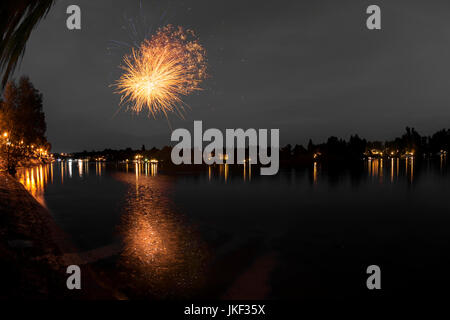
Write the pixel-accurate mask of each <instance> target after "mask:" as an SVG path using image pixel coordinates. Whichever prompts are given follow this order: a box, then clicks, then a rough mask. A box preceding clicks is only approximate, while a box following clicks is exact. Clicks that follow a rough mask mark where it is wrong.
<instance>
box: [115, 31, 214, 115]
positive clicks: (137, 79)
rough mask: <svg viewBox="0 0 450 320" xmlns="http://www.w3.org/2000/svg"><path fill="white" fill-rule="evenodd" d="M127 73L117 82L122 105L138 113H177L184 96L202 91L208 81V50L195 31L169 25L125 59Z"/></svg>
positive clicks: (179, 112)
mask: <svg viewBox="0 0 450 320" xmlns="http://www.w3.org/2000/svg"><path fill="white" fill-rule="evenodd" d="M123 62H124V64H123V65H122V66H121V68H122V69H123V70H124V73H123V74H122V76H121V77H120V78H119V80H118V81H117V82H116V84H115V86H116V88H117V91H116V93H118V94H121V99H120V102H121V104H122V103H127V104H128V107H129V109H131V110H132V111H134V112H136V113H140V112H141V111H143V110H144V109H145V110H148V112H149V115H150V114H151V115H152V116H153V117H155V115H156V114H157V113H158V112H162V113H164V115H165V116H166V117H167V113H168V112H175V111H177V112H178V114H180V115H181V116H182V112H181V111H182V110H183V109H184V108H183V106H184V103H183V101H182V97H183V96H187V95H189V94H190V93H192V92H194V91H198V90H201V88H200V84H201V82H202V81H203V80H204V79H205V78H206V51H205V49H204V48H203V47H202V45H201V44H200V43H199V41H198V39H197V38H196V36H195V34H194V32H193V31H192V30H189V29H188V30H184V29H183V28H182V27H173V26H172V25H167V26H165V27H163V28H160V29H159V30H158V31H157V32H156V34H155V35H153V36H152V37H151V38H150V39H149V40H146V41H144V42H143V43H142V44H141V46H140V48H139V49H137V50H135V49H133V51H132V53H131V54H130V55H127V56H125V57H124V61H123Z"/></svg>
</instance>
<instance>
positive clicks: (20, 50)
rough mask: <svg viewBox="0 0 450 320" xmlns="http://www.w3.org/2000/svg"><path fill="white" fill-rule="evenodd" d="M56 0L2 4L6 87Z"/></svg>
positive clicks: (1, 68) (0, 62) (0, 64)
mask: <svg viewBox="0 0 450 320" xmlns="http://www.w3.org/2000/svg"><path fill="white" fill-rule="evenodd" d="M54 2H55V0H14V1H11V0H10V1H2V3H1V4H0V35H1V42H0V72H1V74H2V82H1V87H2V88H4V87H5V85H6V82H7V81H8V79H9V77H10V75H11V74H12V73H13V71H14V70H15V68H16V67H17V64H18V63H19V62H20V60H21V59H22V57H23V54H24V52H25V47H26V43H27V41H28V38H29V37H30V34H31V32H32V31H33V29H34V27H35V26H36V25H37V24H38V22H39V21H40V20H41V19H42V18H44V17H45V16H46V15H47V13H48V12H49V10H50V8H51V7H52V5H53V3H54Z"/></svg>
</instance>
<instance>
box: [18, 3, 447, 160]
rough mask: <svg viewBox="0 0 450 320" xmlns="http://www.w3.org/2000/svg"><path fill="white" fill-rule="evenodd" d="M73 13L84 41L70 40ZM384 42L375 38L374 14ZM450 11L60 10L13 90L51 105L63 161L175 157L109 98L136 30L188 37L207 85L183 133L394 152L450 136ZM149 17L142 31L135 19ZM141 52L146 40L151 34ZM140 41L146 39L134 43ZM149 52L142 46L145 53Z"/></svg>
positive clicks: (51, 126) (99, 6) (303, 7)
mask: <svg viewBox="0 0 450 320" xmlns="http://www.w3.org/2000/svg"><path fill="white" fill-rule="evenodd" d="M71 4H77V5H79V6H80V7H81V11H82V30H80V31H70V30H68V29H67V28H66V19H67V16H68V15H67V14H66V8H67V6H68V5H71ZM371 4H377V5H379V6H380V7H381V10H382V30H381V31H369V30H368V29H367V28H366V18H367V14H366V13H365V11H366V8H367V6H368V5H371ZM449 9H450V2H448V1H432V2H431V1H411V0H404V1H399V0H396V1H392V0H389V1H378V0H377V1H376V2H374V1H361V0H358V1H356V0H355V1H335V0H334V1H331V0H330V1H325V0H322V1H317V0H308V1H301V0H296V1H245V2H244V1H242V0H240V1H234V0H227V1H222V0H221V1H218V0H192V1H171V2H168V1H145V0H143V1H142V10H139V0H127V1H118V0H116V1H111V0H95V1H88V0H83V1H80V0H77V1H65V0H60V1H57V3H56V5H55V6H54V7H53V8H52V9H51V11H50V13H49V15H48V16H47V18H46V19H45V20H43V21H42V22H41V23H40V24H39V25H38V27H37V28H36V29H35V31H34V32H33V33H32V35H31V37H30V40H29V42H28V45H27V49H26V53H25V56H24V59H23V62H22V64H21V66H20V68H18V70H17V72H16V74H15V77H16V78H17V77H19V76H20V75H24V74H25V75H28V76H29V77H30V78H31V81H32V82H33V83H34V85H35V86H36V88H37V89H39V90H40V91H41V92H42V93H43V95H44V111H45V113H46V117H47V125H48V139H49V141H50V142H51V143H52V145H53V150H52V151H54V152H64V151H65V152H73V151H82V150H88V151H90V150H93V149H96V150H103V149H104V148H124V147H133V148H140V147H141V145H142V144H145V145H146V147H147V148H150V147H152V146H157V147H161V146H163V145H167V144H170V129H169V124H168V122H167V120H166V119H165V118H164V117H163V116H160V117H158V118H157V119H153V118H148V117H147V114H141V115H139V116H136V115H132V114H131V113H129V112H124V111H120V112H118V113H117V114H116V112H117V110H118V108H119V96H118V95H116V94H114V93H113V91H114V89H113V88H111V87H110V85H111V84H113V83H114V81H115V80H116V79H118V77H119V76H120V69H119V68H118V66H119V65H120V63H121V60H122V55H123V54H125V53H128V51H127V49H126V47H122V48H116V49H115V48H111V41H112V40H115V41H123V42H130V41H131V40H132V37H131V36H130V34H131V33H130V32H129V31H127V30H126V29H124V28H123V27H124V26H126V25H127V19H126V16H128V17H134V18H135V19H134V21H136V24H137V25H138V26H141V27H144V25H145V23H143V21H144V19H146V20H148V21H149V22H150V24H148V25H147V26H148V27H153V28H156V27H158V26H160V25H162V24H165V23H172V24H174V25H182V26H184V27H188V28H192V29H193V30H194V31H195V32H196V33H197V34H198V36H199V39H200V41H201V43H202V44H203V45H204V46H205V48H206V50H207V53H208V60H209V63H208V65H209V75H210V78H209V79H208V80H207V81H206V82H205V83H204V85H203V88H204V89H205V90H204V91H202V92H200V93H198V94H194V95H193V96H190V97H188V98H187V99H186V100H185V101H186V102H187V103H188V104H189V105H190V107H191V110H188V111H187V112H186V114H185V120H182V119H179V118H177V117H176V116H174V115H173V116H171V117H170V118H169V120H170V124H171V126H172V127H173V128H180V127H183V128H188V129H191V128H192V126H193V121H194V120H203V126H204V128H220V129H224V128H238V127H242V128H268V129H270V128H279V129H280V140H281V141H280V142H281V144H282V145H283V144H287V143H291V144H295V143H302V144H305V143H307V141H308V139H309V138H312V139H313V141H314V142H321V141H323V140H324V139H326V138H327V137H328V136H330V135H335V136H338V137H343V138H348V137H349V135H350V134H353V133H358V134H360V135H361V136H363V137H366V138H369V139H378V140H384V139H388V138H392V137H395V136H398V135H401V134H402V133H403V130H404V127H405V126H407V125H409V126H413V127H416V129H417V130H418V131H419V132H420V133H422V134H431V133H433V132H434V131H436V130H438V129H441V128H444V127H450V125H449V124H450V122H449V119H450V81H448V79H449V71H450V19H448V12H449ZM139 15H141V17H140V18H139ZM141 35H142V38H143V37H144V33H141ZM138 38H139V37H138ZM138 40H139V39H138Z"/></svg>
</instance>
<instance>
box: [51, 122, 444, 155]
mask: <svg viewBox="0 0 450 320" xmlns="http://www.w3.org/2000/svg"><path fill="white" fill-rule="evenodd" d="M449 146H450V130H447V129H443V130H440V131H438V132H436V133H435V134H433V135H432V136H421V135H420V134H419V133H418V132H417V131H416V130H415V129H414V128H409V127H407V128H406V132H405V133H404V134H403V135H402V136H400V137H398V138H395V139H393V140H390V141H384V142H382V141H367V140H366V139H363V138H360V137H359V136H358V135H352V136H350V139H349V140H348V141H347V140H345V139H339V138H337V137H334V136H331V137H329V138H328V140H327V141H326V142H324V143H320V144H315V143H314V142H313V141H312V140H309V143H308V145H307V146H306V147H305V146H303V145H299V144H296V145H294V146H292V145H291V144H288V145H286V146H284V147H282V148H280V161H281V162H282V163H304V162H311V161H326V160H333V161H334V160H361V159H363V158H367V157H405V156H417V157H419V156H421V157H424V156H426V157H434V156H438V155H440V154H446V153H447V152H448V151H449ZM171 151H172V147H169V146H165V147H163V148H161V149H157V148H152V149H149V150H147V149H146V148H145V146H142V148H141V149H140V150H133V149H131V148H127V149H123V150H112V149H105V150H103V151H90V152H88V151H83V152H78V153H73V154H55V157H57V158H58V157H59V158H75V159H90V160H97V161H102V160H103V161H126V160H128V161H133V160H135V159H139V160H145V159H147V160H149V161H150V160H151V159H156V160H158V161H164V162H166V163H170V162H171V161H170V154H171ZM247 154H248V152H247Z"/></svg>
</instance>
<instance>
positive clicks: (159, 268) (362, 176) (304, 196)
mask: <svg viewBox="0 0 450 320" xmlns="http://www.w3.org/2000/svg"><path fill="white" fill-rule="evenodd" d="M17 176H18V178H19V180H20V181H21V182H22V183H23V184H24V186H25V187H26V188H27V189H28V190H29V191H30V193H31V194H33V196H34V197H35V198H36V199H38V201H40V202H41V203H42V204H43V205H45V206H46V207H47V208H48V209H49V210H50V211H51V213H52V214H53V216H54V218H55V220H56V222H57V223H58V224H59V226H60V227H61V228H62V229H63V230H64V231H65V232H66V233H67V234H68V235H69V236H70V237H71V239H72V241H73V242H74V244H75V245H76V246H77V247H78V248H79V249H80V251H82V252H89V253H90V254H89V255H87V256H89V257H90V258H89V259H90V260H89V261H87V262H86V263H92V264H93V265H94V266H95V268H97V270H99V271H100V272H101V273H102V274H105V275H107V276H108V277H110V278H112V279H114V280H113V281H114V282H115V283H117V286H118V287H119V288H120V289H121V290H122V291H123V292H125V294H126V295H128V296H130V297H146V296H148V295H149V294H148V292H151V294H150V296H156V297H169V296H174V297H180V296H181V297H183V296H194V297H195V296H198V297H224V298H321V297H325V298H332V299H341V298H346V297H361V296H367V295H370V294H373V292H370V293H369V292H368V290H367V289H366V286H365V281H366V278H367V275H366V268H367V266H369V265H371V264H377V265H379V266H380V267H381V269H382V275H383V276H382V287H383V290H382V292H383V293H382V294H383V296H384V297H388V298H395V297H397V296H398V295H407V296H416V295H423V292H424V290H426V292H428V294H430V295H432V294H438V293H439V290H440V289H439V288H445V286H446V285H448V284H449V283H450V281H449V276H448V275H447V273H448V272H447V270H446V268H445V266H446V265H448V263H449V262H450V259H449V258H448V257H449V249H450V210H449V209H450V201H449V196H450V179H449V175H448V165H447V160H446V158H440V159H439V158H438V159H435V160H423V161H420V162H418V161H417V160H413V159H389V160H372V161H366V162H361V163H360V164H356V165H352V166H347V167H345V168H344V167H337V168H323V167H322V166H321V165H320V164H314V165H313V166H311V167H310V168H302V169H283V170H281V171H280V172H279V174H278V175H276V176H273V177H268V176H259V170H256V169H255V168H253V172H252V170H251V169H250V168H248V167H242V166H241V167H240V168H239V169H238V170H235V169H234V170H231V169H230V168H228V167H227V166H219V167H214V168H209V169H206V170H205V172H201V173H191V174H189V173H188V174H167V173H164V171H163V170H162V169H160V168H158V165H157V164H150V163H147V164H144V163H142V164H135V163H130V164H115V163H104V162H97V163H88V162H85V161H73V162H61V163H58V162H56V163H53V164H51V165H47V166H40V167H35V168H29V169H23V170H21V171H20V172H19V173H18V175H17Z"/></svg>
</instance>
